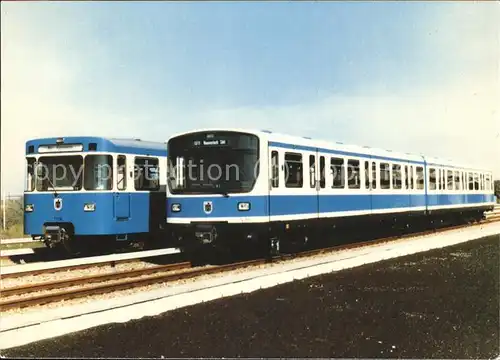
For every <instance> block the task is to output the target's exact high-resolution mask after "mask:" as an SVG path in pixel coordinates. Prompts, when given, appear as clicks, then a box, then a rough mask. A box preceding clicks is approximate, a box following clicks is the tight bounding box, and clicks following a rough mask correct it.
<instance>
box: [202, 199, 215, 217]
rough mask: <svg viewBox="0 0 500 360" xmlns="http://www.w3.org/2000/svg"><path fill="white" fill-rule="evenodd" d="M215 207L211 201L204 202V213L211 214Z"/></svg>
mask: <svg viewBox="0 0 500 360" xmlns="http://www.w3.org/2000/svg"><path fill="white" fill-rule="evenodd" d="M213 208H214V207H213V205H212V202H211V201H204V202H203V211H205V214H210V213H211V212H212V210H213Z"/></svg>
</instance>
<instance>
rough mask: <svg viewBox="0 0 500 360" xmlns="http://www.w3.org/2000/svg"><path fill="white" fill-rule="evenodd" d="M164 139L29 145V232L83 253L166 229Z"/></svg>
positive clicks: (86, 139)
mask: <svg viewBox="0 0 500 360" xmlns="http://www.w3.org/2000/svg"><path fill="white" fill-rule="evenodd" d="M166 169H167V151H166V145H165V143H154V142H146V141H141V140H139V139H108V138H103V137H62V138H44V139H35V140H30V141H28V142H27V143H26V188H25V193H24V207H25V211H24V233H25V234H28V235H31V236H32V237H33V238H39V239H41V240H42V241H44V242H45V244H46V245H47V246H48V247H59V246H61V248H65V249H66V250H67V251H68V252H70V253H79V252H81V251H83V250H86V249H88V248H89V246H90V245H97V246H99V247H103V246H104V245H105V244H106V245H111V246H113V245H115V244H116V243H117V242H142V243H144V242H147V241H148V240H151V239H154V238H161V237H162V236H163V233H164V232H165V212H166V209H165V194H166Z"/></svg>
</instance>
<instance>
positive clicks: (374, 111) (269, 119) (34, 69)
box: [1, 5, 500, 193]
mask: <svg viewBox="0 0 500 360" xmlns="http://www.w3.org/2000/svg"><path fill="white" fill-rule="evenodd" d="M6 8H7V9H9V10H12V9H13V10H15V9H16V6H4V5H2V9H6ZM26 9H29V6H26V7H25V10H26ZM464 9H465V10H464ZM477 9H479V10H474V9H472V10H471V7H464V8H462V7H457V8H456V9H454V10H453V11H449V12H447V13H446V14H439V16H438V17H436V18H435V19H434V23H435V26H433V25H432V24H431V25H430V26H429V28H431V29H434V32H433V33H432V36H430V37H428V36H427V34H423V35H422V38H421V39H420V41H426V42H428V46H430V47H433V46H434V47H436V48H439V49H440V53H439V56H440V59H441V60H443V59H442V58H443V57H444V58H445V59H446V61H448V62H449V64H450V67H452V68H453V69H454V71H455V72H456V76H455V77H454V78H453V80H452V81H447V82H446V83H441V84H436V82H435V81H433V82H432V83H429V86H428V87H426V88H421V87H420V88H418V89H412V88H411V86H409V88H408V91H405V92H404V93H401V94H387V93H383V92H381V93H379V94H378V96H365V97H363V96H343V97H338V96H325V97H324V98H322V99H318V100H317V101H315V102H311V103H308V104H305V103H304V104H296V105H293V106H282V107H261V108H248V107H243V108H232V109H214V108H208V109H203V110H196V109H180V108H179V109H175V108H169V109H164V108H162V106H161V105H160V106H158V108H157V109H151V108H141V104H140V103H138V104H137V110H136V112H135V114H134V115H137V114H143V115H141V117H140V118H137V117H133V115H131V113H130V106H129V105H130V104H126V105H127V107H124V109H107V110H109V111H106V112H105V111H104V110H103V109H101V110H99V111H97V110H95V109H93V108H82V107H81V106H79V105H77V104H75V103H74V101H73V99H74V96H70V95H72V94H74V93H75V91H76V90H77V89H78V88H79V86H81V83H80V81H81V78H79V76H81V75H82V74H81V71H82V70H81V69H80V68H79V67H78V64H82V63H85V62H86V61H89V58H90V59H92V60H94V61H95V59H97V57H95V54H94V55H93V56H94V58H92V57H91V56H92V55H91V54H88V51H89V44H95V45H96V46H99V49H97V50H98V51H99V52H100V54H102V53H105V51H106V49H105V48H104V47H105V44H103V43H102V42H98V41H94V42H93V41H90V40H92V39H90V40H89V41H88V42H87V43H86V44H85V45H83V46H82V47H81V48H79V47H78V46H76V45H75V47H73V48H71V49H69V48H67V47H64V46H63V47H61V42H60V41H42V40H43V39H49V38H51V36H57V31H61V32H64V33H67V32H70V31H75V30H74V28H73V27H72V25H71V24H70V22H69V21H68V22H66V23H65V27H64V28H61V24H59V27H55V28H56V29H54V28H50V29H48V30H47V29H46V27H45V25H44V24H45V23H47V22H49V23H50V19H47V18H44V19H43V21H41V20H40V19H38V20H37V19H35V18H34V17H32V18H29V19H27V18H25V17H24V15H23V16H21V15H19V14H16V12H15V11H11V12H6V11H4V10H3V11H2V34H1V36H2V59H1V61H2V89H1V97H2V99H1V100H2V105H1V106H2V109H1V116H2V117H1V120H2V122H1V126H2V142H1V147H2V157H1V160H2V161H1V165H2V178H3V182H2V186H3V187H4V188H5V189H6V190H7V191H9V192H11V193H21V192H22V189H23V182H24V180H23V179H24V174H23V172H24V166H23V158H24V143H25V142H26V140H28V139H31V138H36V137H45V136H69V135H102V136H119V137H123V136H134V137H141V138H144V139H150V140H157V141H163V140H165V139H166V138H168V136H169V135H170V134H173V133H175V132H177V131H184V130H187V129H193V128H198V127H213V126H231V127H234V126H236V127H249V128H261V129H263V128H268V129H271V130H276V131H280V132H287V133H290V134H295V135H304V136H305V135H307V136H311V137H316V138H321V139H325V140H329V139H331V140H335V141H342V142H346V143H354V144H360V145H369V146H374V147H382V148H386V149H393V150H395V151H404V152H416V153H424V154H428V155H431V156H439V157H446V158H452V159H454V160H456V161H458V162H465V163H470V164H473V165H477V166H480V167H486V168H492V169H493V170H494V172H495V174H496V177H497V178H500V161H499V159H500V117H499V101H498V99H500V89H499V87H500V80H499V65H498V64H499V61H498V60H499V54H500V45H499V40H498V39H499V35H498V29H499V28H498V23H497V22H496V21H495V20H496V19H498V11H497V12H496V13H495V12H494V11H491V7H488V8H487V9H486V10H484V7H478V8H477ZM66 15H67V14H66ZM54 16H55V15H54ZM28 20H29V21H28ZM66 26H67V28H66ZM80 26H81V24H80ZM49 30H50V31H49ZM89 36H90V37H96V36H97V35H96V34H92V33H90V35H89ZM94 40H95V39H94ZM97 50H96V51H97ZM71 59H80V60H79V63H76V64H75V62H74V61H71ZM137 91H140V89H137ZM140 95H142V96H144V95H147V94H140Z"/></svg>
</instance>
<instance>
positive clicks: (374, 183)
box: [372, 162, 377, 189]
mask: <svg viewBox="0 0 500 360" xmlns="http://www.w3.org/2000/svg"><path fill="white" fill-rule="evenodd" d="M376 188H377V163H375V162H372V189H376Z"/></svg>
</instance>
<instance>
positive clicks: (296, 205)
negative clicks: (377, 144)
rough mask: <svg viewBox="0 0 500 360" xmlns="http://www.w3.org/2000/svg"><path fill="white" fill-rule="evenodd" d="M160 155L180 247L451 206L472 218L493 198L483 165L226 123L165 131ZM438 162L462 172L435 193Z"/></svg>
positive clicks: (305, 232) (291, 236)
mask: <svg viewBox="0 0 500 360" xmlns="http://www.w3.org/2000/svg"><path fill="white" fill-rule="evenodd" d="M168 153H169V167H170V171H169V181H168V189H167V199H168V200H167V202H168V206H167V222H168V224H169V225H171V229H172V230H173V231H174V233H175V234H176V235H175V236H176V237H177V238H178V239H179V240H180V243H181V245H182V244H184V246H186V247H187V248H188V247H190V246H192V245H197V244H202V243H210V244H214V245H216V244H217V243H218V242H228V243H225V244H224V245H229V246H232V245H235V246H236V247H237V246H239V244H241V242H242V241H249V240H259V239H273V243H275V244H277V243H279V241H280V240H284V239H286V240H294V241H297V240H299V241H307V239H308V237H309V236H310V235H311V234H312V233H314V232H318V231H320V232H323V233H324V231H326V229H327V228H330V229H331V228H332V227H337V226H339V225H343V224H346V223H347V224H349V223H351V224H352V223H354V224H356V225H358V226H364V223H363V221H376V222H377V223H379V222H380V221H382V222H387V223H391V224H392V223H394V222H395V221H400V222H401V221H403V222H404V223H403V224H405V223H409V222H411V221H414V220H422V219H424V220H425V219H427V218H428V216H429V215H433V216H437V215H438V214H439V213H440V211H441V214H446V215H447V216H448V214H449V212H450V211H451V210H457V211H458V214H465V215H472V216H480V215H481V214H482V212H483V211H484V210H487V209H489V208H491V207H492V206H493V188H492V181H491V180H492V178H491V173H490V172H487V171H478V170H472V169H467V168H459V167H454V166H452V165H450V164H447V163H446V162H443V161H441V162H440V161H434V162H433V163H432V164H430V165H431V167H429V165H428V164H427V160H426V158H425V157H424V156H420V155H410V154H403V153H396V152H392V151H386V150H379V149H373V148H368V147H359V146H352V145H344V144H342V143H331V142H325V141H317V140H312V139H310V138H305V137H294V136H287V135H281V134H275V133H272V132H268V131H247V130H226V129H213V130H212V129H209V130H203V131H195V132H188V133H184V134H180V135H177V136H174V137H172V138H171V139H170V140H169V141H168ZM438 168H439V169H442V170H444V171H448V170H450V171H452V173H451V174H453V176H455V171H462V174H467V176H468V177H466V176H465V175H462V179H463V180H462V181H463V183H461V184H462V185H460V187H458V186H457V188H455V178H454V177H453V181H452V182H449V183H448V182H446V184H445V188H443V189H442V190H441V191H440V192H437V191H435V190H434V189H433V184H434V177H432V176H433V174H434V172H433V171H434V170H433V169H435V170H437V169H438ZM429 169H430V171H431V172H430V173H429ZM471 174H472V175H471ZM446 176H449V173H448V172H446ZM470 179H472V180H470ZM475 179H477V183H476V182H475V181H476V180H475ZM459 180H460V179H459ZM447 181H448V180H447ZM450 181H451V180H450ZM470 181H473V183H470ZM429 184H430V187H429ZM470 184H472V185H470ZM448 186H449V187H450V189H449V190H448ZM443 212H444V213H443ZM259 243H262V242H261V241H259Z"/></svg>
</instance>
